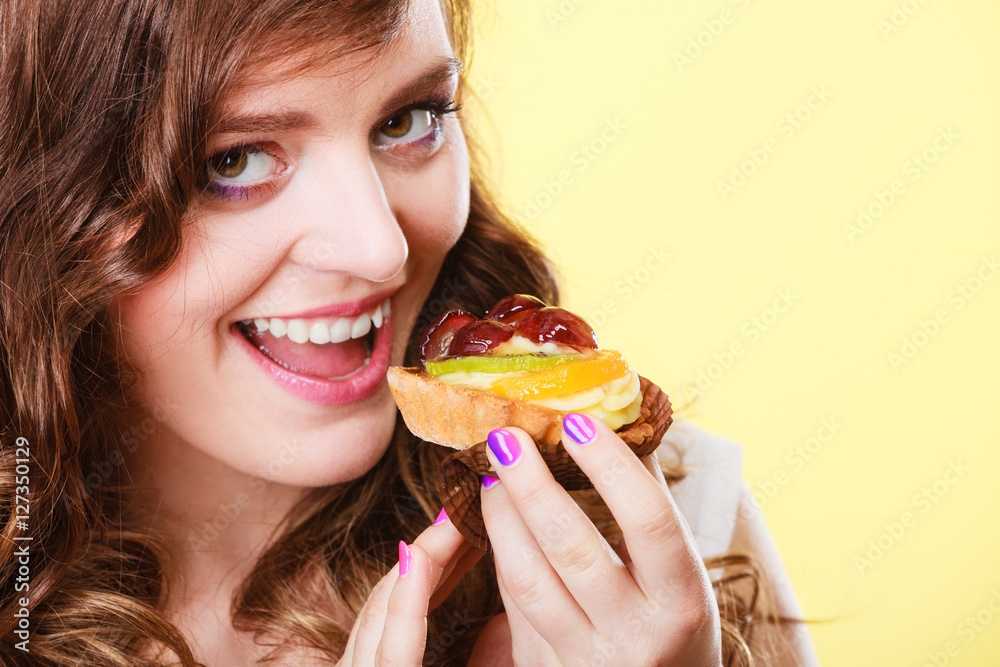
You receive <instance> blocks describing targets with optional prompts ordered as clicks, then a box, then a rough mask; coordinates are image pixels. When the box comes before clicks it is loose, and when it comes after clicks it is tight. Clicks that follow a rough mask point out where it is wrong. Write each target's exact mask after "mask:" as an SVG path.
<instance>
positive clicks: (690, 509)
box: [657, 421, 743, 558]
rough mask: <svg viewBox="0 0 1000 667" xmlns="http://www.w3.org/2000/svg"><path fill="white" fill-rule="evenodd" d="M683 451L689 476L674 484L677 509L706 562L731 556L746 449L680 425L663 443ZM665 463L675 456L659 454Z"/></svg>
mask: <svg viewBox="0 0 1000 667" xmlns="http://www.w3.org/2000/svg"><path fill="white" fill-rule="evenodd" d="M663 441H664V445H665V444H666V443H674V444H676V446H677V450H678V451H679V452H680V454H681V456H682V458H681V461H682V462H683V463H684V468H685V470H687V476H686V477H685V478H684V479H682V480H681V481H679V482H675V483H673V484H671V485H670V493H671V495H673V497H674V500H675V501H676V502H677V506H678V508H679V509H680V511H681V514H683V515H684V518H685V519H686V520H687V522H688V525H689V526H690V527H691V532H692V533H693V534H694V539H695V542H696V543H697V545H698V551H699V553H701V556H702V558H711V557H712V556H719V555H722V554H724V553H726V552H728V551H729V547H730V545H731V544H732V542H733V533H734V531H735V529H736V515H737V512H738V511H739V506H740V492H741V490H742V488H743V472H742V469H743V450H742V448H741V447H740V446H739V445H738V444H736V443H735V442H731V441H729V440H726V439H725V438H720V437H719V436H717V435H713V434H711V433H708V432H707V431H703V430H702V429H701V428H699V427H697V426H695V425H694V424H692V423H690V422H685V421H676V422H674V423H673V424H671V426H670V428H669V430H667V433H666V435H665V436H664V438H663ZM657 451H658V452H661V454H660V457H661V460H662V458H663V457H664V456H669V455H671V454H672V453H671V452H670V449H669V448H666V447H664V448H661V449H658V450H657Z"/></svg>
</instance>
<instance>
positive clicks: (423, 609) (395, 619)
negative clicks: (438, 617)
mask: <svg viewBox="0 0 1000 667" xmlns="http://www.w3.org/2000/svg"><path fill="white" fill-rule="evenodd" d="M397 568H398V569H397V572H398V577H397V579H396V582H395V584H394V585H393V587H392V592H391V593H390V594H389V600H388V603H387V607H386V614H385V624H384V626H383V628H382V632H381V636H380V637H379V642H378V647H377V649H376V651H375V664H376V665H380V666H384V667H393V666H395V665H406V666H407V667H411V666H412V665H419V664H421V663H422V662H423V656H424V644H425V643H426V641H427V602H428V600H429V599H430V595H431V585H432V584H431V560H430V557H429V556H428V554H427V552H426V551H424V550H423V549H422V548H421V547H419V546H417V545H416V544H414V545H412V546H407V545H406V543H405V542H400V543H399V565H398V566H397ZM357 658H360V659H361V661H362V663H368V659H367V656H365V655H364V654H355V663H357V662H358V660H357Z"/></svg>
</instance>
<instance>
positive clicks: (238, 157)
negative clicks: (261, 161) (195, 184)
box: [208, 149, 249, 178]
mask: <svg viewBox="0 0 1000 667" xmlns="http://www.w3.org/2000/svg"><path fill="white" fill-rule="evenodd" d="M248 162H249V151H246V150H244V149H236V150H231V151H226V152H225V153H220V154H218V155H214V156H212V157H211V158H209V161H208V169H209V171H210V172H211V173H212V174H213V175H215V176H218V177H221V178H236V177H237V176H239V175H240V174H242V173H243V171H244V170H245V169H246V168H247V163H248Z"/></svg>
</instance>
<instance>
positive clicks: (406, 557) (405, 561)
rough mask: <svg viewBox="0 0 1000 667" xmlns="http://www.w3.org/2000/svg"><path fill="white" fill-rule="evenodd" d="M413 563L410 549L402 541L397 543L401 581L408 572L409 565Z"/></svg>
mask: <svg viewBox="0 0 1000 667" xmlns="http://www.w3.org/2000/svg"><path fill="white" fill-rule="evenodd" d="M412 561H413V554H412V553H410V547H408V546H406V542H404V541H403V540H400V541H399V577H400V579H402V578H403V577H405V576H406V573H407V572H409V571H410V563H411V562H412Z"/></svg>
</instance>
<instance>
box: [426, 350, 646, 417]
mask: <svg viewBox="0 0 1000 667" xmlns="http://www.w3.org/2000/svg"><path fill="white" fill-rule="evenodd" d="M518 338H520V341H517V340H516V339H518ZM511 341H515V342H514V343H513V345H510V346H508V347H507V348H506V349H503V350H501V347H502V345H507V343H503V344H502V345H498V346H497V347H495V348H493V350H491V352H492V351H494V350H500V353H502V354H532V353H539V352H541V353H543V354H563V353H565V351H564V350H563V349H561V348H563V347H564V346H562V345H556V344H555V343H544V344H542V345H537V344H535V343H532V342H531V341H528V340H527V339H525V338H521V337H520V336H514V337H513V338H511V339H510V341H507V342H508V343H510V342H511ZM521 341H523V342H521ZM548 346H551V347H552V348H560V349H559V351H557V352H552V351H548V350H546V347H548ZM565 349H567V350H569V351H575V350H573V349H571V348H565ZM514 350H516V352H515V351H514ZM517 374H518V375H522V374H523V373H517ZM506 375H514V373H481V372H471V373H470V372H467V371H459V372H457V373H446V374H445V375H442V376H440V377H439V378H438V379H439V380H441V381H442V382H447V383H448V384H456V385H461V386H463V387H472V388H474V389H481V390H484V391H489V390H490V387H491V386H492V384H493V383H494V382H496V381H497V380H498V379H500V378H501V377H504V376H506ZM524 402H525V403H531V404H533V405H539V406H541V407H544V408H550V409H552V410H557V411H559V412H583V413H585V414H588V415H592V416H594V417H597V418H598V419H601V420H603V421H604V422H605V423H606V424H607V425H608V426H610V427H611V428H612V429H618V428H621V427H622V426H624V425H625V424H631V423H632V422H634V421H635V420H636V419H638V418H639V407H640V406H641V405H642V392H640V391H639V374H638V373H636V372H635V371H629V372H628V373H626V374H625V375H623V376H622V377H620V378H615V379H614V380H609V381H607V382H605V383H603V384H599V385H596V386H593V387H588V388H586V389H581V390H580V391H576V392H571V393H568V394H564V395H561V396H551V397H549V398H540V399H524Z"/></svg>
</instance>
